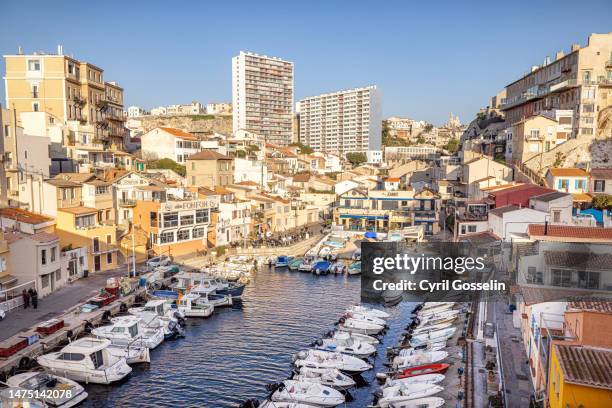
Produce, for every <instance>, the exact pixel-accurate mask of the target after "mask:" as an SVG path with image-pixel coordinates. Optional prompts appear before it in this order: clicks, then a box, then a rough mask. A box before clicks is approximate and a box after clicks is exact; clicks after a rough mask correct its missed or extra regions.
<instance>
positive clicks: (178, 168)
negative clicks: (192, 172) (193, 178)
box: [148, 159, 187, 176]
mask: <svg viewBox="0 0 612 408" xmlns="http://www.w3.org/2000/svg"><path fill="white" fill-rule="evenodd" d="M148 166H149V168H150V169H167V170H173V171H174V172H176V173H177V174H179V175H181V176H185V174H186V173H187V171H186V169H185V166H183V165H181V164H178V163H177V162H175V161H174V160H172V159H159V160H155V161H153V162H151V163H149V164H148Z"/></svg>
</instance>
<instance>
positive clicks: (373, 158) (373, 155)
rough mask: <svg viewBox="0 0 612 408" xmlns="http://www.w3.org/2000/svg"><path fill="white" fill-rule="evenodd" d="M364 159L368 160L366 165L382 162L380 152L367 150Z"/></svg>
mask: <svg viewBox="0 0 612 408" xmlns="http://www.w3.org/2000/svg"><path fill="white" fill-rule="evenodd" d="M366 157H367V158H368V164H382V162H383V152H382V150H368V151H367V152H366Z"/></svg>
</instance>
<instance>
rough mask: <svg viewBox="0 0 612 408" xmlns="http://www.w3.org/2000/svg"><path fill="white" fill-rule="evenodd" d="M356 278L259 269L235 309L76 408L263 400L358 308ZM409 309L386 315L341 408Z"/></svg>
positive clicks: (381, 357) (361, 403) (197, 326)
mask: <svg viewBox="0 0 612 408" xmlns="http://www.w3.org/2000/svg"><path fill="white" fill-rule="evenodd" d="M359 296H360V279H359V277H358V276H344V275H338V276H335V275H327V276H315V275H312V274H309V273H300V272H291V271H289V270H287V269H286V268H284V269H277V270H275V269H274V268H272V269H267V268H265V269H260V270H259V271H258V272H256V274H255V275H254V277H253V279H252V281H251V283H250V284H249V285H248V286H247V288H246V289H245V291H244V294H243V300H242V304H241V305H239V306H238V305H235V306H234V307H233V308H224V309H216V310H215V313H214V314H213V315H212V316H211V317H210V318H207V319H195V318H191V319H187V327H186V337H185V338H183V339H179V340H174V341H168V342H164V343H163V344H162V345H161V346H159V347H158V348H157V349H155V350H153V351H152V352H151V363H150V364H145V365H140V366H138V365H136V366H134V371H133V372H132V374H131V376H130V377H129V378H128V379H127V380H125V381H124V382H122V383H120V384H116V385H111V386H100V385H88V386H86V390H87V392H88V393H89V398H88V399H87V400H86V401H85V403H84V404H83V406H84V407H102V406H104V407H131V408H134V407H207V408H223V407H236V406H237V405H238V404H240V403H241V402H242V401H244V400H246V399H248V398H259V399H260V400H263V399H264V398H265V396H266V389H265V386H266V385H267V384H269V383H273V382H280V381H282V380H283V379H286V378H287V377H288V376H289V375H290V374H291V370H292V367H291V362H292V356H293V355H294V354H295V353H296V352H298V351H299V350H301V349H305V348H308V346H309V345H310V344H311V343H312V342H313V341H314V340H316V339H317V338H320V337H321V336H322V335H323V334H325V333H326V332H327V331H329V330H331V329H333V328H334V322H336V321H337V320H338V319H339V317H340V315H341V313H342V312H343V311H344V310H345V308H346V307H348V306H350V305H352V304H356V303H358V302H359ZM412 307H413V305H412V304H407V303H402V304H400V305H398V306H395V307H392V308H389V309H388V310H387V311H389V312H390V313H391V318H390V319H389V326H390V329H389V331H388V332H387V334H386V335H385V337H384V338H383V341H382V343H381V344H380V345H379V349H378V351H379V352H378V355H377V356H376V357H375V358H373V359H372V361H374V364H375V367H374V369H373V370H370V371H368V372H367V373H365V374H364V375H363V379H364V380H365V383H368V384H363V385H362V386H361V387H358V388H356V389H353V390H351V396H352V397H353V400H352V401H350V402H348V403H347V405H346V406H347V407H355V408H356V407H366V406H368V405H370V404H371V403H372V392H374V391H376V390H377V389H378V383H377V382H376V380H375V378H374V375H375V373H376V372H379V371H385V369H386V367H384V366H383V363H384V362H386V361H387V360H386V352H385V350H386V347H392V346H395V345H396V344H397V342H398V340H399V338H400V334H401V333H402V331H403V328H404V327H405V326H406V324H407V323H408V322H409V319H410V311H411V310H412Z"/></svg>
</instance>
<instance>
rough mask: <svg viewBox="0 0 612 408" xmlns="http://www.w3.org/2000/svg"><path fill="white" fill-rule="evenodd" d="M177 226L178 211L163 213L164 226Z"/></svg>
mask: <svg viewBox="0 0 612 408" xmlns="http://www.w3.org/2000/svg"><path fill="white" fill-rule="evenodd" d="M170 227H178V213H175V212H173V213H165V214H164V228H170Z"/></svg>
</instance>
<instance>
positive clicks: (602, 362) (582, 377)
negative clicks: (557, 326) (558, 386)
mask: <svg viewBox="0 0 612 408" xmlns="http://www.w3.org/2000/svg"><path fill="white" fill-rule="evenodd" d="M555 351H556V354H557V358H558V359H559V365H560V366H561V370H563V377H564V380H565V382H567V383H571V384H579V385H586V386H589V387H597V388H604V389H608V390H609V389H612V370H610V367H612V350H608V349H601V348H596V347H587V346H566V345H562V344H555Z"/></svg>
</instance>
